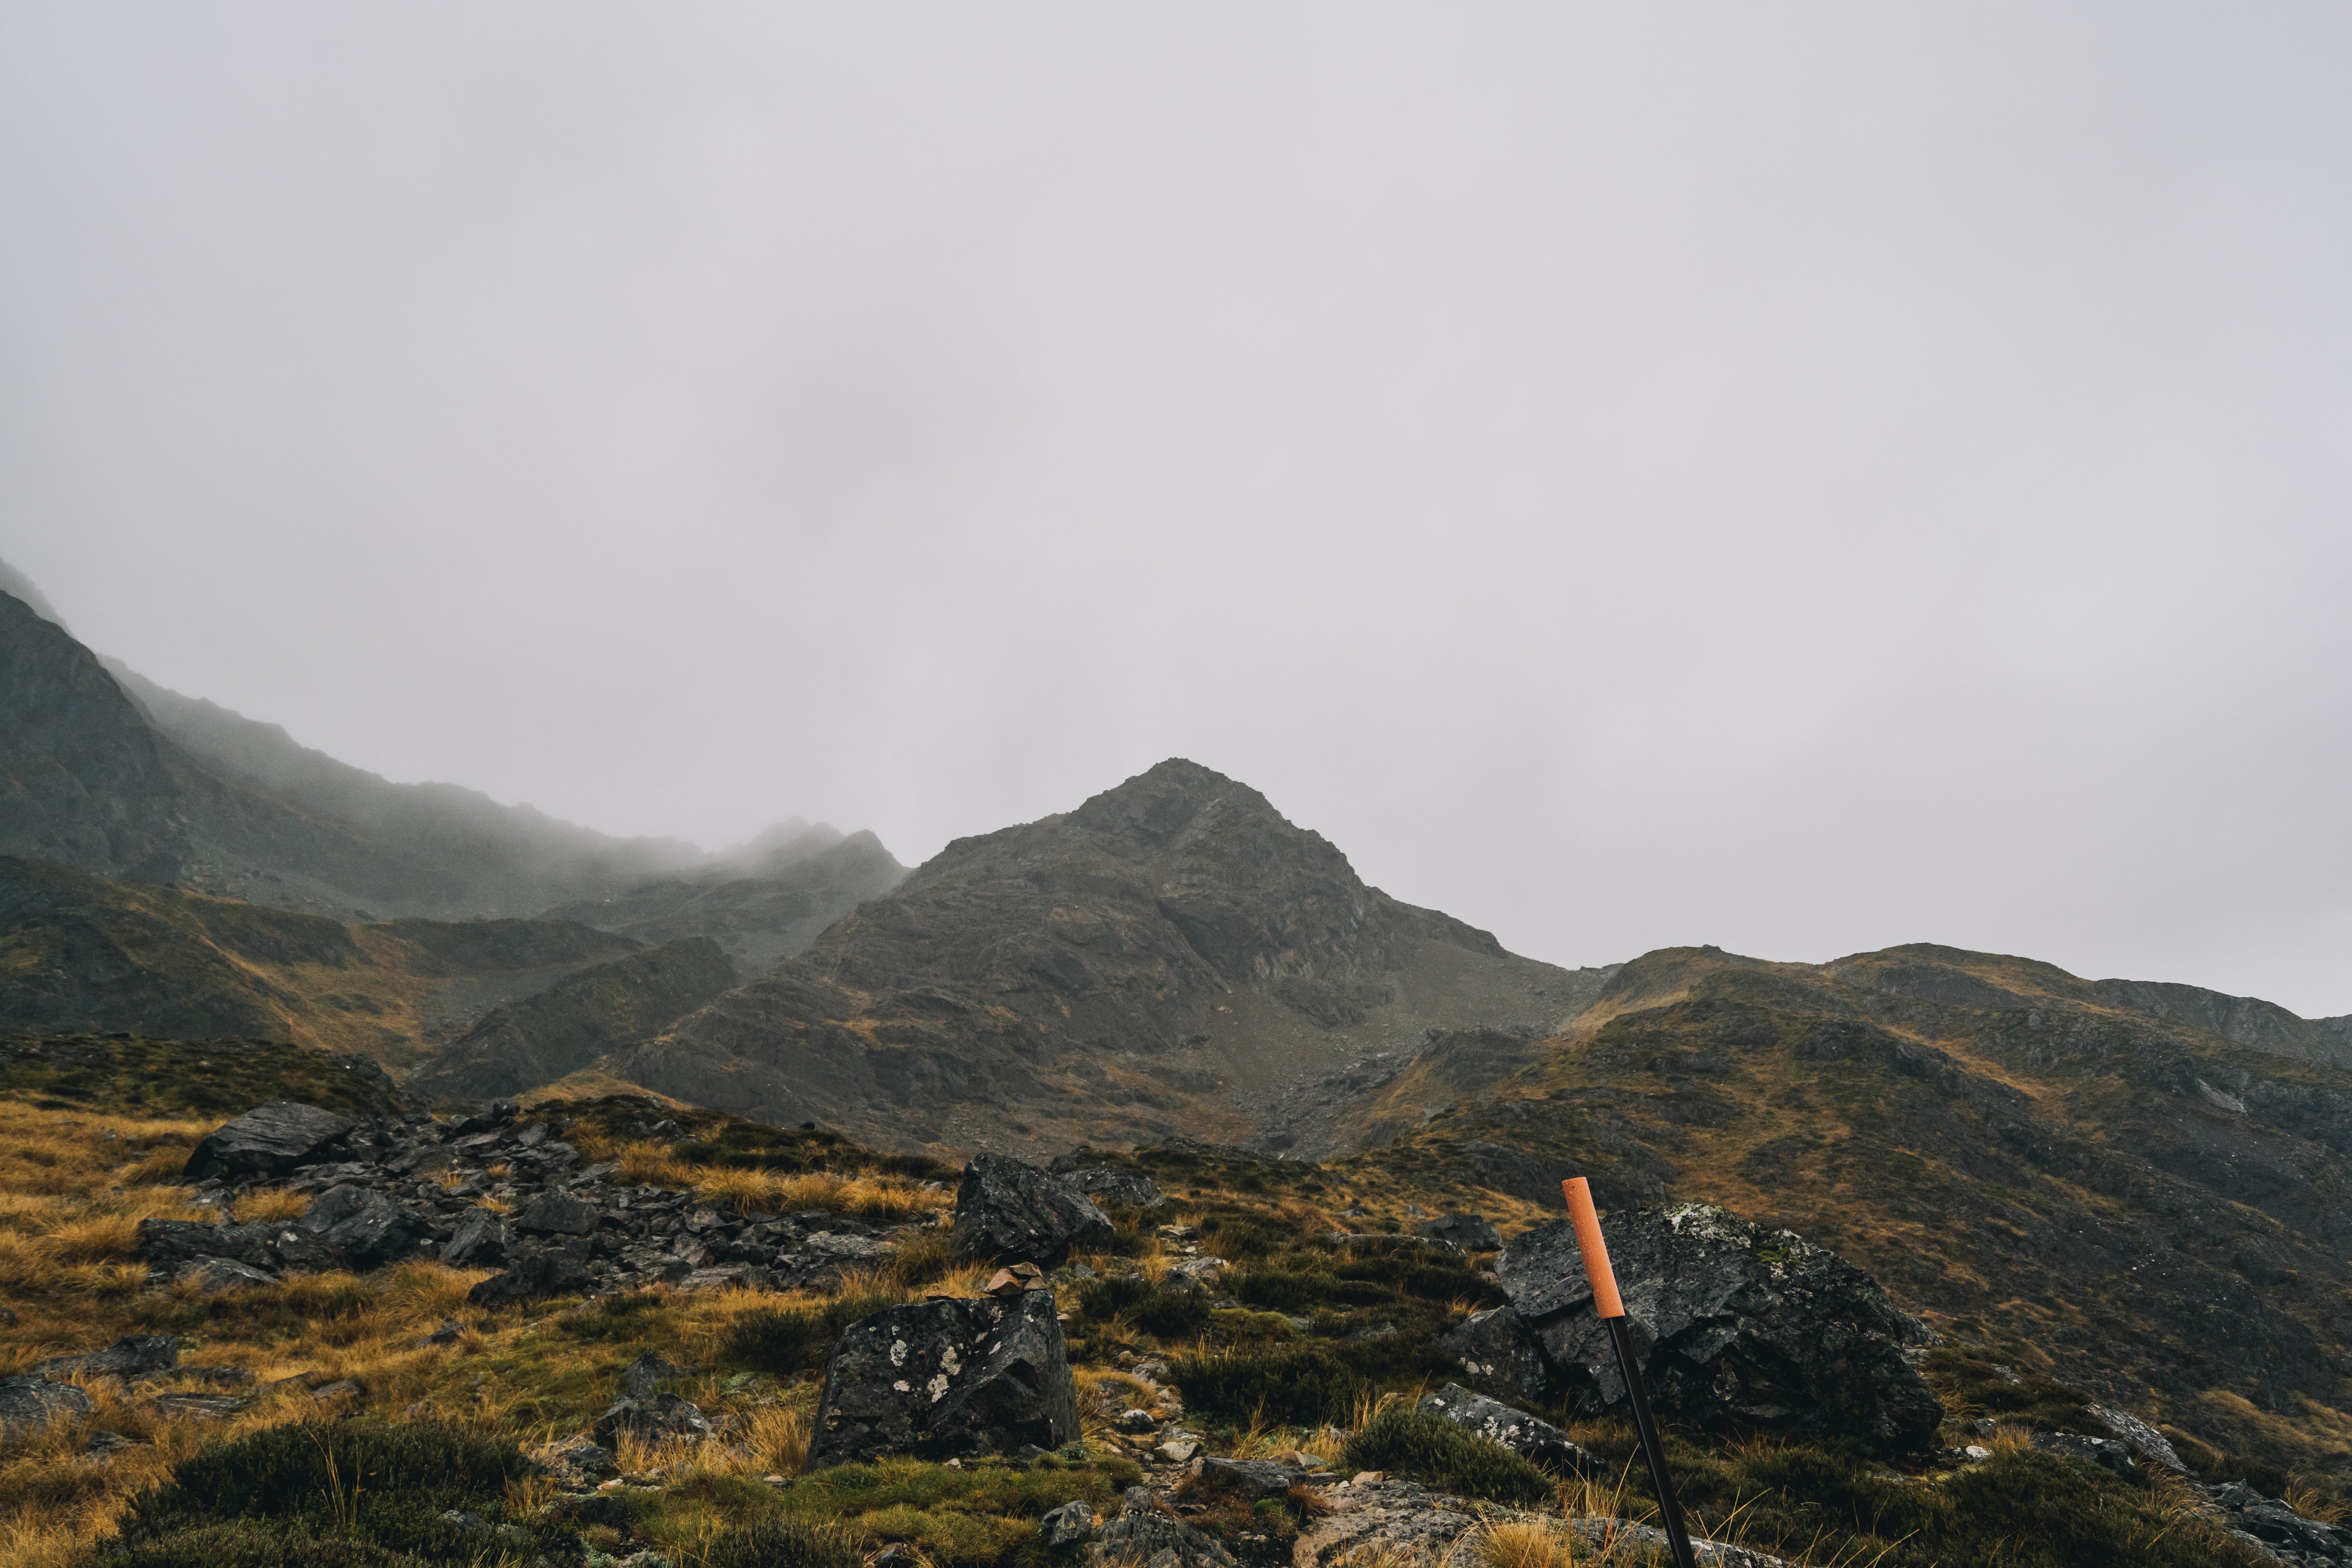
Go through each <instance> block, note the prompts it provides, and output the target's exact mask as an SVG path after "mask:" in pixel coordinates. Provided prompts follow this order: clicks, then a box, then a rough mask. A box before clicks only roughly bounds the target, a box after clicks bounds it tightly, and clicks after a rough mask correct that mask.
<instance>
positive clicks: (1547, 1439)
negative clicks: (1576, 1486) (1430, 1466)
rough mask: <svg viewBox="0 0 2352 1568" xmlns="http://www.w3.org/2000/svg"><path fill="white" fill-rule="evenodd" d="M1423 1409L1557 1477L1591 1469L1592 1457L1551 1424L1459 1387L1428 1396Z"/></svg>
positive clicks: (1448, 1387) (1452, 1385) (1447, 1385)
mask: <svg viewBox="0 0 2352 1568" xmlns="http://www.w3.org/2000/svg"><path fill="white" fill-rule="evenodd" d="M1420 1407H1421V1408H1422V1409H1423V1410H1426V1411H1429V1412H1431V1413H1432V1414H1433V1415H1443V1416H1444V1417H1445V1418H1446V1419H1447V1420H1448V1421H1451V1422H1453V1423H1454V1424H1455V1425H1456V1426H1467V1427H1468V1428H1470V1430H1471V1431H1473V1432H1475V1433H1477V1434H1478V1436H1481V1437H1484V1438H1486V1440H1487V1441H1488V1442H1490V1443H1499V1444H1501V1445H1502V1446H1503V1447H1506V1448H1508V1449H1509V1450H1510V1451H1511V1452H1512V1453H1514V1454H1517V1456H1518V1457H1519V1458H1523V1459H1525V1460H1527V1461H1528V1463H1529V1464H1533V1465H1539V1466H1541V1467H1542V1468H1545V1469H1547V1470H1549V1471H1551V1472H1552V1473H1553V1474H1555V1475H1561V1476H1579V1475H1583V1474H1584V1473H1585V1472H1586V1471H1587V1470H1588V1469H1590V1468H1591V1462H1590V1460H1591V1457H1590V1456H1589V1455H1587V1454H1586V1453H1585V1451H1584V1450H1583V1449H1582V1448H1580V1447H1577V1446H1576V1445H1575V1444H1574V1443H1572V1442H1570V1441H1569V1436H1568V1434H1567V1433H1565V1432H1563V1431H1561V1430H1560V1429H1559V1427H1557V1426H1553V1425H1552V1424H1551V1423H1550V1422H1549V1421H1543V1420H1539V1419H1538V1418H1537V1417H1535V1416H1533V1415H1528V1413H1527V1412H1526V1411H1524V1410H1514V1409H1512V1408H1511V1407H1510V1406H1509V1405H1504V1404H1501V1403H1498V1402H1497V1401H1496V1400H1492V1399H1489V1398H1487V1397H1486V1395H1484V1394H1474V1393H1472V1392H1471V1391H1470V1390H1468V1389H1466V1388H1465V1387H1463V1386H1462V1385H1461V1384H1458V1383H1449V1384H1446V1385H1445V1386H1444V1388H1441V1389H1439V1390H1438V1391H1437V1392H1436V1393H1435V1394H1428V1395H1425V1396H1424V1397H1423V1399H1422V1402H1421V1406H1420Z"/></svg>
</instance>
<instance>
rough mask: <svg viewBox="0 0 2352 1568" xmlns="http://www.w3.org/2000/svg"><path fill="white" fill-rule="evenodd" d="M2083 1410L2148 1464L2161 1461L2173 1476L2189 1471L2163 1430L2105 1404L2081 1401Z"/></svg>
mask: <svg viewBox="0 0 2352 1568" xmlns="http://www.w3.org/2000/svg"><path fill="white" fill-rule="evenodd" d="M2083 1413H2084V1415H2088V1416H2089V1417H2090V1418H2091V1419H2092V1420H2094V1421H2096V1422H2097V1423H2098V1424H2099V1425H2100V1426H2105V1428H2106V1429H2107V1430H2108V1431H2110V1432H2113V1433H2114V1434H2115V1435H2116V1437H2117V1438H2118V1439H2119V1440H2120V1441H2122V1442H2123V1443H2124V1444H2126V1446H2127V1447H2130V1449H2131V1450H2132V1452H2133V1453H2135V1454H2137V1455H2138V1456H2139V1457H2140V1458H2143V1459H2145V1460H2147V1462H2148V1463H2149V1464H2152V1465H2161V1466H2163V1467H2164V1468H2166V1469H2168V1470H2170V1471H2171V1472H2172V1473H2173V1474H2174V1475H2176V1476H2185V1475H2187V1474H2188V1473H2189V1467H2188V1466H2186V1465H2184V1464H2182V1463H2181V1462H2180V1456H2179V1454H2178V1453H2176V1452H2174V1451H2173V1447H2172V1445H2171V1443H2170V1442H2169V1441H2168V1440H2167V1439H2166V1437H2165V1436H2164V1434H2163V1433H2161V1432H2159V1431H2158V1430H2157V1429H2156V1428H2155V1427H2153V1426H2149V1425H2148V1424H2147V1422H2145V1421H2143V1420H2141V1419H2140V1418H2139V1417H2138V1416H2137V1415H2128V1414H2126V1412H2124V1411H2121V1410H2117V1409H2116V1408H2115V1407H2114V1406H2112V1405H2084V1406H2083Z"/></svg>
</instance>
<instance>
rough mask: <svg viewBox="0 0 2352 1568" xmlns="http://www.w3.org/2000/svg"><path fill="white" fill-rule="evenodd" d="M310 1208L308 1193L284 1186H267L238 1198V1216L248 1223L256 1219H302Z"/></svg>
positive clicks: (273, 1220)
mask: <svg viewBox="0 0 2352 1568" xmlns="http://www.w3.org/2000/svg"><path fill="white" fill-rule="evenodd" d="M308 1212H310V1194H308V1193H289V1192H288V1191H287V1190H286V1189H285V1188H283V1187H265V1188H263V1189H262V1190H261V1191H259V1192H257V1193H247V1194H245V1195H244V1196H243V1197H241V1198H239V1199H237V1200H236V1217H237V1218H238V1219H239V1220H242V1221H245V1222H247V1223H248V1224H250V1223H251V1222H252V1221H254V1220H268V1221H271V1222H273V1223H277V1222H281V1221H285V1220H294V1219H300V1218H301V1217H302V1216H303V1215H305V1214H307V1213H308Z"/></svg>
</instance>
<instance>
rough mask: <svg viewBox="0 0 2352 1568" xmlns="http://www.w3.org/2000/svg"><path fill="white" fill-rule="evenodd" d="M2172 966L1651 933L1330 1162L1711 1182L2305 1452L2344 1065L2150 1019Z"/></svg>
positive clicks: (2341, 1274)
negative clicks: (1831, 948)
mask: <svg viewBox="0 0 2352 1568" xmlns="http://www.w3.org/2000/svg"><path fill="white" fill-rule="evenodd" d="M2188 989H2189V988H2186V987H2180V988H2162V990H2163V991H2164V992H2166V993H2168V994H2166V995H2163V996H2161V997H2160V998H2159V999H2160V1000H2162V1001H2163V1003H2164V1006H2165V1009H2166V1010H2165V1011H2163V1012H2152V1011H2144V1010H2142V1009H2141V1008H2140V1007H2138V1006H2137V1005H2124V1004H2125V1003H2126V1001H2128V1000H2130V999H2132V998H2135V997H2143V996H2145V994H2146V992H2145V990H2144V989H2142V988H2134V987H2126V986H2124V985H2120V984H2117V983H2113V982H2097V983H2092V982H2084V981H2082V980H2078V979H2076V978H2075V977H2074V976H2072V975H2068V974H2066V973H2063V971H2060V970H2057V969H2054V968H2053V967H2051V966H2049V965H2045V964H2037V963H2030V962H2028V961H2024V960H2018V959H2006V958H2000V957H1995V956H1991V955H1987V954H1979V953H1966V952H1958V951H1956V950H1952V949H1945V948H1931V947H1913V948H1898V949H1893V950H1890V951H1888V952H1883V953H1865V954H1859V955H1856V956H1854V957H1853V958H1848V959H1843V960H1840V961H1838V962H1837V963H1830V964H1822V965H1810V964H1780V963H1760V962H1759V961H1755V960H1750V959H1743V958H1740V957H1738V956H1737V955H1734V954H1728V953H1724V952H1719V951H1717V950H1714V949H1675V950H1670V951H1667V952H1658V953H1652V954H1648V955H1645V956H1644V957H1643V958H1641V959H1639V960H1637V961H1635V962H1634V963H1630V964H1627V965H1626V966H1625V967H1624V968H1623V969H1622V971H1620V972H1619V973H1618V974H1617V975H1616V977H1615V978H1614V979H1613V980H1612V983H1611V984H1610V986H1609V988H1608V990H1607V992H1606V993H1604V994H1603V995H1602V997H1601V1000H1600V1001H1599V1002H1598V1003H1596V1004H1595V1005H1594V1006H1593V1007H1592V1008H1591V1010H1590V1011H1589V1012H1588V1013H1587V1014H1586V1015H1585V1016H1584V1017H1583V1018H1582V1019H1580V1021H1579V1023H1578V1025H1577V1026H1576V1027H1575V1028H1574V1029H1572V1030H1570V1031H1569V1032H1568V1033H1566V1034H1564V1035H1563V1036H1561V1037H1559V1039H1558V1040H1557V1041H1556V1042H1555V1045H1556V1048H1554V1049H1552V1050H1550V1051H1549V1052H1548V1053H1546V1054H1545V1055H1543V1056H1542V1057H1541V1058H1540V1059H1538V1061H1537V1062H1535V1063H1534V1064H1533V1065H1531V1066H1528V1067H1527V1068H1522V1069H1521V1070H1520V1071H1519V1072H1518V1073H1517V1075H1516V1076H1514V1077H1512V1078H1510V1079H1507V1080H1506V1081H1504V1082H1503V1083H1502V1084H1501V1085H1499V1086H1498V1087H1497V1088H1496V1089H1494V1090H1493V1091H1492V1092H1491V1093H1490V1094H1489V1095H1488V1096H1487V1097H1486V1099H1484V1100H1476V1101H1471V1102H1465V1103H1464V1104H1462V1105H1458V1106H1456V1107H1454V1108H1453V1109H1451V1110H1447V1111H1445V1112H1444V1113H1443V1114H1441V1115H1440V1116H1438V1117H1437V1118H1436V1119H1434V1120H1433V1121H1431V1122H1430V1123H1429V1124H1428V1125H1427V1126H1426V1127H1423V1128H1422V1129H1420V1130H1419V1131H1415V1132H1414V1133H1413V1134H1412V1137H1411V1138H1409V1139H1408V1140H1406V1141H1405V1142H1401V1143H1399V1144H1396V1145H1394V1146H1392V1147H1390V1148H1388V1149H1385V1150H1382V1151H1380V1152H1374V1153H1370V1154H1368V1155H1365V1156H1363V1157H1362V1158H1363V1161H1364V1162H1365V1163H1367V1164H1368V1165H1376V1166H1379V1167H1381V1168H1384V1169H1389V1170H1392V1171H1394V1172H1396V1173H1398V1174H1399V1176H1400V1178H1401V1179H1404V1180H1409V1181H1413V1182H1419V1183H1424V1184H1425V1183H1429V1182H1433V1181H1453V1182H1460V1183H1466V1184H1473V1185H1475V1186H1481V1187H1486V1188H1491V1189H1499V1190H1503V1191H1507V1192H1512V1193H1516V1194H1519V1195H1521V1196H1524V1197H1528V1198H1530V1199H1534V1200H1538V1201H1540V1200H1541V1199H1543V1198H1544V1197H1546V1196H1548V1195H1549V1194H1550V1193H1552V1192H1556V1191H1557V1183H1558V1181H1559V1178H1560V1177H1561V1176H1563V1175H1567V1174H1571V1173H1575V1174H1581V1173H1591V1176H1592V1180H1593V1183H1594V1186H1595V1189H1596V1191H1597V1192H1599V1193H1600V1194H1602V1197H1603V1201H1604V1202H1605V1203H1607V1204H1610V1205H1623V1206H1632V1205H1658V1204H1663V1203H1665V1202H1668V1201H1699V1202H1708V1203H1715V1204H1719V1205H1723V1206H1724V1207H1726V1208H1728V1209H1730V1210H1732V1211H1734V1212H1735V1213H1738V1214H1740V1215H1745V1216H1747V1217H1748V1218H1749V1219H1752V1220H1755V1221H1757V1222H1759V1223H1763V1224H1767V1225H1769V1226H1779V1227H1786V1228H1789V1229H1791V1230H1794V1231H1796V1232H1798V1233H1800V1234H1801V1235H1803V1236H1806V1237H1811V1238H1812V1239H1813V1240H1815V1241H1818V1242H1822V1243H1823V1244H1825V1245H1830V1246H1834V1247H1837V1248H1838V1249H1839V1250H1840V1251H1841V1252H1842V1253H1843V1254H1844V1255H1845V1256H1846V1257H1847V1258H1851V1259H1852V1260H1853V1261H1854V1262H1855V1263H1857V1264H1859V1265H1861V1266H1862V1267H1863V1268H1866V1269H1867V1270H1869V1271H1870V1272H1871V1273H1872V1274H1873V1275H1874V1276H1875V1277H1876V1278H1877V1279H1880V1280H1881V1281H1883V1282H1884V1283H1885V1285H1886V1286H1887V1287H1888V1289H1890V1290H1892V1291H1893V1292H1895V1295H1896V1296H1897V1297H1899V1298H1900V1299H1901V1300H1903V1301H1904V1302H1905V1304H1906V1306H1907V1307H1909V1308H1910V1309H1911V1310H1915V1311H1918V1312H1921V1313H1922V1314H1923V1315H1924V1316H1925V1317H1926V1319H1927V1321H1928V1322H1929V1323H1930V1324H1931V1325H1933V1326H1935V1327H1936V1328H1937V1329H1938V1330H1939V1331H1946V1332H1959V1333H1965V1334H1968V1335H1970V1336H1972V1337H1976V1338H1979V1339H1982V1340H1984V1341H1985V1342H1988V1343H1991V1344H1994V1345H1997V1346H2000V1347H2001V1351H2002V1353H2003V1354H2004V1355H2005V1356H2013V1357H2016V1358H2019V1360H2020V1362H2021V1363H2032V1364H2040V1365H2044V1366H2047V1367H2049V1368H2050V1369H2052V1370H2053V1372H2055V1373H2058V1374H2059V1375H2062V1376H2064V1377H2066V1378H2067V1379H2069V1380H2071V1381H2074V1382H2076V1383H2080V1384H2084V1385H2085V1386H2088V1387H2090V1388H2093V1389H2095V1390H2097V1391H2099V1392H2100V1393H2101V1394H2103V1396H2105V1397H2107V1398H2109V1399H2110V1400H2111V1401H2112V1402H2113V1403H2116V1404H2120V1405H2133V1406H2136V1407H2140V1408H2149V1409H2154V1410H2158V1411H2160V1412H2163V1413H2164V1414H2165V1416H2166V1418H2167V1419H2170V1420H2176V1421H2182V1422H2187V1421H2189V1420H2190V1419H2191V1418H2192V1416H2193V1417H2194V1418H2195V1419H2197V1420H2198V1421H2200V1422H2201V1423H2205V1424H2207V1425H2209V1426H2215V1428H2216V1429H2219V1430H2226V1431H2228V1432H2230V1433H2231V1437H2232V1440H2233V1441H2234V1442H2235V1443H2237V1444H2238V1445H2240V1446H2241V1447H2245V1448H2247V1449H2249V1450H2252V1451H2257V1452H2261V1451H2271V1452H2275V1453H2281V1454H2284V1453H2286V1452H2289V1451H2293V1450H2295V1449H2297V1448H2298V1447H2299V1446H2301V1445H2303V1444H2305V1443H2310V1442H2316V1443H2318V1444H2320V1445H2321V1446H2322V1447H2328V1448H2331V1449H2336V1448H2338V1447H2340V1439H2338V1438H2337V1437H2336V1436H2335V1435H2334V1434H2336V1432H2337V1431H2338V1430H2339V1428H2338V1427H2337V1426H2336V1423H2337V1421H2338V1419H2339V1418H2338V1417H2337V1416H2336V1414H2335V1411H2336V1402H2337V1401H2338V1400H2340V1398H2341V1397H2342V1395H2341V1393H2340V1390H2341V1388H2342V1387H2343V1386H2344V1379H2345V1377H2346V1376H2347V1373H2352V1362H2347V1360H2346V1355H2347V1352H2346V1349H2345V1347H2346V1345H2347V1342H2352V1317H2347V1314H2346V1310H2345V1307H2344V1303H2345V1301H2346V1300H2347V1299H2352V1297H2347V1289H2352V1268H2347V1264H2346V1262H2345V1258H2346V1256H2347V1250H2346V1247H2345V1245H2344V1243H2345V1240H2346V1236H2345V1232H2344V1226H2345V1224H2346V1220H2345V1215H2347V1213H2352V1209H2348V1208H2347V1200H2352V1165H2347V1157H2352V1131H2347V1129H2352V1119H2347V1117H2352V1075H2347V1073H2346V1072H2345V1071H2344V1070H2343V1069H2341V1068H2336V1066H2334V1065H2332V1063H2330V1062H2328V1061H2326V1060H2325V1059H2314V1058H2310V1057H2305V1056H2303V1055H2300V1054H2296V1055H2281V1054H2277V1053H2274V1052H2273V1051H2271V1050H2269V1049H2267V1048H2263V1047H2258V1046H2253V1045H2249V1044H2244V1043H2241V1042H2240V1041H2239V1040H2236V1039H2233V1038H2231V1037H2225V1036H2223V1035H2221V1034H2218V1033H2214V1032H2211V1031H2210V1030H2208V1029H2206V1028H2203V1027H2200V1026H2198V1025H2196V1024H2192V1023H2184V1022H2181V1021H2179V1014H2180V998H2179V993H2180V992H2183V991H2187V990H2188ZM2251 1011H2253V1009H2242V1010H2241V1013H2240V1016H2244V1015H2245V1014H2246V1013H2247V1012H2251ZM2273 1011H2275V1010H2273ZM2198 1016H2205V1017H2213V1016H2215V1014H2214V1012H2213V1011H2206V1012H2201V1013H2200V1014H2199V1015H2198ZM2296 1022H2297V1023H2301V1022H2302V1021H2301V1020H2296ZM2332 1027H2333V1021H2322V1022H2321V1023H2320V1024H2318V1025H2315V1026H2312V1033H2315V1034H2321V1035H2324V1034H2325V1033H2326V1031H2327V1030H2328V1029H2331V1028H2332ZM2347 1452H2352V1451H2347Z"/></svg>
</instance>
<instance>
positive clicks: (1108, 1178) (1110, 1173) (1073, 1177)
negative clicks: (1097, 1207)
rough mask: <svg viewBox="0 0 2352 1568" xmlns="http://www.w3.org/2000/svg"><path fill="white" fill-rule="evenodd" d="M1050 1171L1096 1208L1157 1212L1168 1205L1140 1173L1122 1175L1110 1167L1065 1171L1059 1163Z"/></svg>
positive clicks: (1157, 1189)
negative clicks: (1114, 1205) (1100, 1206)
mask: <svg viewBox="0 0 2352 1568" xmlns="http://www.w3.org/2000/svg"><path fill="white" fill-rule="evenodd" d="M1048 1168H1049V1169H1051V1170H1052V1171H1053V1172H1054V1173H1055V1174H1056V1175H1058V1176H1060V1177H1061V1178H1062V1179H1063V1180H1064V1181H1066V1182H1067V1183H1069V1184H1070V1185H1071V1186H1073V1187H1075V1188H1076V1189H1077V1190H1078V1191H1079V1192H1080V1193H1083V1194H1086V1196H1087V1197H1088V1198H1090V1199H1092V1200H1093V1201H1094V1202H1096V1203H1097V1204H1118V1205H1123V1206H1125V1207H1128V1208H1138V1209H1155V1208H1159V1207H1160V1206H1161V1205H1164V1204H1166V1203H1167V1201H1168V1194H1166V1193H1163V1192H1161V1191H1160V1184H1159V1183H1157V1182H1155V1181H1153V1180H1152V1179H1151V1178H1150V1177H1149V1176H1147V1175H1145V1174H1144V1173H1142V1172H1140V1171H1122V1170H1119V1169H1118V1168H1116V1167H1115V1166H1110V1165H1086V1166H1080V1167H1078V1168H1076V1169H1074V1170H1064V1169H1062V1163H1061V1162H1060V1161H1059V1160H1056V1161H1055V1162H1054V1163H1053V1165H1052V1166H1050V1167H1048Z"/></svg>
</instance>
